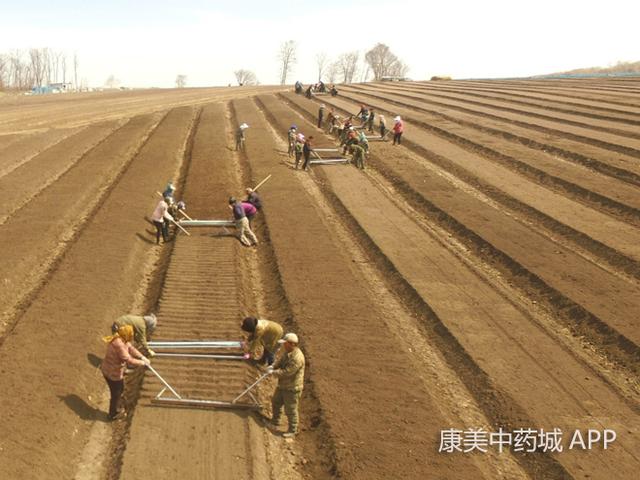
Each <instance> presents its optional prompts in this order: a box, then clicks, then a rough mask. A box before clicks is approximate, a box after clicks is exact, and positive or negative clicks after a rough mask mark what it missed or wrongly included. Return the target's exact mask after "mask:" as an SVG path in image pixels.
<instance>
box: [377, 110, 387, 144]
mask: <svg viewBox="0 0 640 480" xmlns="http://www.w3.org/2000/svg"><path fill="white" fill-rule="evenodd" d="M378 122H380V138H382V139H383V140H384V136H385V135H386V134H387V121H386V120H385V118H384V115H378Z"/></svg>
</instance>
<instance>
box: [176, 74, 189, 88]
mask: <svg viewBox="0 0 640 480" xmlns="http://www.w3.org/2000/svg"><path fill="white" fill-rule="evenodd" d="M186 85H187V76H186V75H181V74H180V75H178V76H177V77H176V88H184V87H186Z"/></svg>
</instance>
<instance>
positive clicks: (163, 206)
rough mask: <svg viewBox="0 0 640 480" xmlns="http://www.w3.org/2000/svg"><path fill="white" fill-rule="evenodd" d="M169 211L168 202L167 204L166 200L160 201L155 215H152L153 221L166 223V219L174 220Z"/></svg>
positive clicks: (154, 212)
mask: <svg viewBox="0 0 640 480" xmlns="http://www.w3.org/2000/svg"><path fill="white" fill-rule="evenodd" d="M168 210H169V205H167V202H165V201H164V200H160V201H159V202H158V205H157V206H156V209H155V210H154V211H153V215H151V220H153V221H154V222H160V223H164V219H165V218H166V219H167V220H173V217H172V216H171V214H170V213H169V212H168Z"/></svg>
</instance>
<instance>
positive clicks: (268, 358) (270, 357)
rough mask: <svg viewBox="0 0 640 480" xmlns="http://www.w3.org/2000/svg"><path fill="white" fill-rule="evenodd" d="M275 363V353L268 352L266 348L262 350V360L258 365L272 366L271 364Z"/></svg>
mask: <svg viewBox="0 0 640 480" xmlns="http://www.w3.org/2000/svg"><path fill="white" fill-rule="evenodd" d="M275 361H276V354H275V352H269V351H268V350H267V349H266V348H265V349H264V353H263V354H262V358H261V359H260V363H262V364H266V365H273V362H275Z"/></svg>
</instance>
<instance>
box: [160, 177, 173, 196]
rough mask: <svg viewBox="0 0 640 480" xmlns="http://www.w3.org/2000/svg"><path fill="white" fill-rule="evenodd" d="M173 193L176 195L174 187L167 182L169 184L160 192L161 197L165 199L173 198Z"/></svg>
mask: <svg viewBox="0 0 640 480" xmlns="http://www.w3.org/2000/svg"><path fill="white" fill-rule="evenodd" d="M174 193H176V187H175V186H174V185H173V182H172V181H171V180H169V183H167V186H166V187H165V188H164V192H162V196H163V197H165V198H166V197H171V198H173V194H174Z"/></svg>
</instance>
